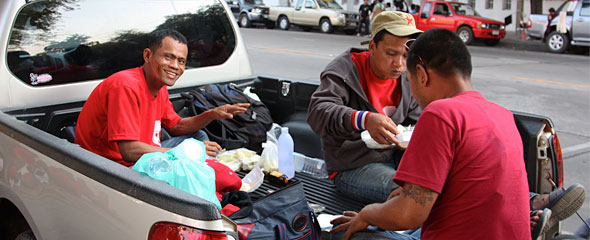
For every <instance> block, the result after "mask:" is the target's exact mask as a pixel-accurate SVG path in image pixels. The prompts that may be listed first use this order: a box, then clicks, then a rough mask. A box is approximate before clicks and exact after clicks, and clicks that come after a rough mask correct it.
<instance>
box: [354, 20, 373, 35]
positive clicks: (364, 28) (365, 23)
mask: <svg viewBox="0 0 590 240" xmlns="http://www.w3.org/2000/svg"><path fill="white" fill-rule="evenodd" d="M370 27H371V26H370V25H369V19H368V17H367V18H363V17H361V21H360V22H359V27H358V31H357V32H358V33H359V34H363V35H368V34H369V28H370Z"/></svg>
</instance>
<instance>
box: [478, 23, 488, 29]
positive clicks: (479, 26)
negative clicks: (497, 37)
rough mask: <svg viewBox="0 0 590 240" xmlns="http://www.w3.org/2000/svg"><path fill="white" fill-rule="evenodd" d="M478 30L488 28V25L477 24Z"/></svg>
mask: <svg viewBox="0 0 590 240" xmlns="http://www.w3.org/2000/svg"><path fill="white" fill-rule="evenodd" d="M477 28H488V24H487V23H477Z"/></svg>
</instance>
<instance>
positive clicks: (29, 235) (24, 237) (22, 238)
mask: <svg viewBox="0 0 590 240" xmlns="http://www.w3.org/2000/svg"><path fill="white" fill-rule="evenodd" d="M36 239H37V238H35V235H34V234H33V231H31V230H27V231H24V232H22V233H20V234H19V235H17V236H16V238H14V240H36Z"/></svg>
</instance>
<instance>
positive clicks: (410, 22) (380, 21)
mask: <svg viewBox="0 0 590 240" xmlns="http://www.w3.org/2000/svg"><path fill="white" fill-rule="evenodd" d="M381 30H387V31H388V32H389V33H391V34H393V35H394V36H398V37H406V36H410V35H412V34H415V33H421V32H423V31H422V30H420V29H417V28H416V22H415V21H414V17H412V15H410V14H408V13H405V12H398V11H383V12H381V13H379V14H378V15H377V16H375V19H374V20H373V31H372V32H371V36H373V37H375V35H377V33H379V32H380V31H381ZM368 43H369V41H363V42H361V45H364V44H368Z"/></svg>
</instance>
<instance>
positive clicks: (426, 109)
mask: <svg viewBox="0 0 590 240" xmlns="http://www.w3.org/2000/svg"><path fill="white" fill-rule="evenodd" d="M411 42H412V40H410V41H408V43H407V44H406V46H408V45H410V43H411ZM407 66H408V71H409V73H408V80H409V82H410V88H411V91H412V94H413V96H414V97H415V99H416V101H417V102H418V103H419V104H420V107H421V108H422V109H423V111H422V114H421V115H420V119H419V120H418V123H417V124H416V127H415V129H414V132H413V134H412V139H411V141H410V143H409V145H408V148H407V149H406V152H405V153H404V156H403V158H402V160H401V163H400V166H399V168H398V169H397V172H396V173H395V177H394V178H393V180H394V181H395V182H396V183H398V184H399V185H400V186H401V189H400V190H399V191H393V192H392V194H391V195H390V197H389V198H388V200H387V201H386V202H384V203H378V204H371V205H367V206H366V207H364V208H363V209H362V210H361V211H360V212H359V213H358V214H356V213H351V212H348V213H346V214H345V216H344V217H341V218H338V219H336V220H334V221H333V223H342V224H341V225H339V226H338V227H336V228H334V231H335V232H340V231H344V230H347V231H346V235H345V236H344V238H345V239H349V238H351V237H352V238H355V236H354V235H353V234H354V233H355V232H358V231H360V230H364V229H366V228H367V227H368V226H369V225H374V226H378V227H380V228H382V229H386V230H404V229H413V228H417V227H419V226H422V229H421V231H422V232H421V239H531V229H530V225H529V224H530V218H529V201H528V196H529V193H528V183H527V173H526V170H525V166H524V161H522V159H523V146H522V141H521V138H520V134H519V132H518V130H517V128H516V124H515V122H514V117H513V115H512V112H510V111H509V110H507V109H505V108H503V107H500V106H498V105H496V104H494V103H491V102H489V101H487V100H486V99H485V98H483V96H482V95H481V94H480V93H479V92H476V91H474V90H473V88H472V86H471V80H470V79H471V70H472V67H471V55H470V54H469V51H468V50H467V47H466V46H465V44H463V42H462V41H461V39H460V38H459V37H458V36H457V35H456V34H455V33H454V32H451V31H449V30H446V29H431V30H429V31H426V32H424V33H422V34H421V35H420V37H418V38H417V39H416V40H415V43H414V44H412V45H411V48H410V50H409V52H408V60H407Z"/></svg>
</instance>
